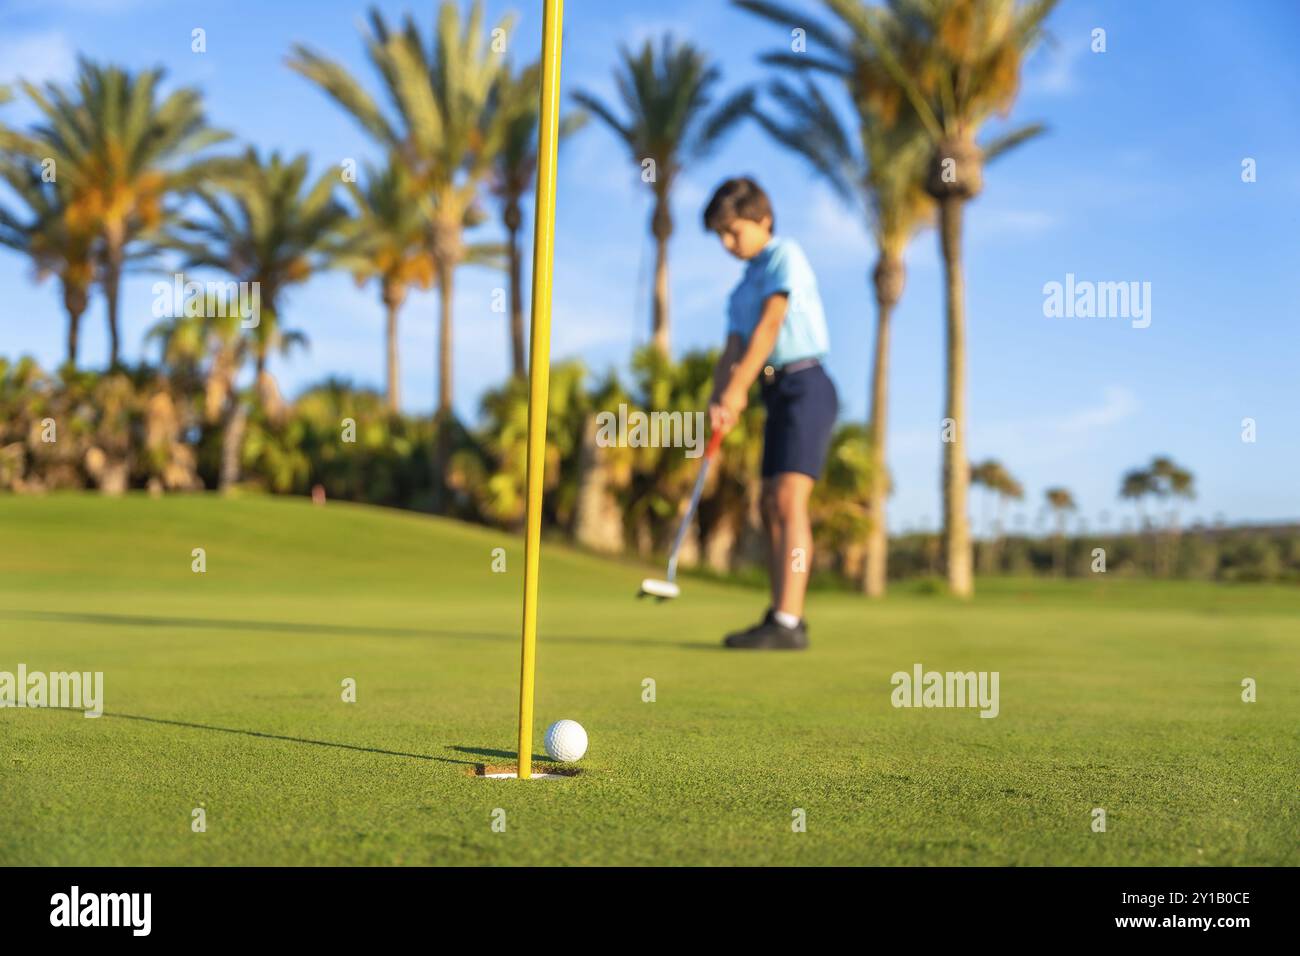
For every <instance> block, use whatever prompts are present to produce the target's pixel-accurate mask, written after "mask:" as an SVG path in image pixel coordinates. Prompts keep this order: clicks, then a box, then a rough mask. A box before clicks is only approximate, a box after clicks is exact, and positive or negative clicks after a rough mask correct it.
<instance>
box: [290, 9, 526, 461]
mask: <svg viewBox="0 0 1300 956" xmlns="http://www.w3.org/2000/svg"><path fill="white" fill-rule="evenodd" d="M513 20H514V18H513V16H506V17H504V18H503V19H502V20H501V21H499V23H498V25H497V27H496V28H495V30H493V33H496V34H497V35H498V36H500V37H501V38H502V39H503V40H504V39H507V38H508V36H509V33H510V30H511V27H512V25H513ZM370 28H371V34H370V36H369V37H367V38H366V39H367V42H366V50H367V54H368V55H369V57H370V61H371V63H372V64H373V65H374V67H375V69H376V70H377V71H378V72H379V74H380V76H381V77H382V78H383V81H384V86H385V90H384V92H385V93H386V94H387V96H388V98H389V99H390V100H392V102H393V103H394V105H395V107H396V110H395V112H396V115H395V116H393V117H389V116H388V115H386V114H385V113H384V111H383V110H382V109H380V107H379V106H378V104H377V103H376V102H375V101H374V100H373V99H372V98H371V97H370V94H368V93H367V92H366V91H365V90H364V89H363V88H362V86H361V84H360V83H358V82H357V80H356V79H355V78H353V77H352V76H351V75H350V74H349V73H348V72H347V70H346V69H344V67H343V66H341V65H340V64H338V63H337V62H335V61H333V60H330V59H329V58H327V57H324V56H322V55H320V54H318V53H315V52H313V51H312V50H310V49H308V48H307V47H304V46H301V45H299V46H295V47H294V51H293V55H292V56H291V57H290V59H289V67H290V68H291V69H293V70H295V71H296V72H298V73H300V74H302V75H303V76H305V77H306V78H307V79H309V80H311V81H312V82H313V83H315V84H316V85H317V86H319V87H320V88H321V89H323V90H324V91H325V92H326V93H327V94H329V96H330V97H331V98H332V99H334V100H335V101H336V102H337V103H338V104H339V105H340V106H342V107H343V109H345V110H346V111H347V112H348V113H350V114H351V115H352V117H353V119H355V120H356V121H357V123H359V124H360V125H361V127H362V128H363V129H365V130H366V131H367V132H368V133H369V134H370V135H371V136H372V137H374V139H375V140H376V142H378V143H379V144H380V145H381V146H382V147H384V149H385V150H386V151H387V152H388V153H390V154H391V155H393V156H395V157H396V158H397V159H398V160H399V161H400V162H401V163H402V164H403V165H404V166H405V167H406V171H407V173H408V174H409V177H410V179H409V182H410V186H411V189H412V194H411V197H410V201H411V202H413V203H418V204H420V205H421V206H422V207H423V208H424V209H425V211H426V214H427V215H428V217H429V238H430V243H431V246H432V250H433V257H434V263H435V269H436V274H437V282H438V292H439V300H440V306H441V317H440V327H439V332H438V409H437V413H438V417H439V418H440V419H444V418H446V417H448V416H450V414H451V403H452V302H453V299H454V287H453V277H454V274H455V270H456V267H457V266H459V265H460V264H461V263H463V262H464V261H465V260H466V247H465V243H464V241H463V236H464V232H465V230H466V229H467V228H469V227H472V226H475V225H478V224H479V223H481V222H483V221H484V218H485V216H484V213H483V212H482V210H481V209H480V208H479V206H478V202H479V193H480V190H481V188H482V187H483V185H484V183H485V182H486V181H487V179H488V177H489V176H490V175H491V172H492V164H493V161H494V159H495V157H496V154H497V152H498V151H499V150H500V149H501V143H502V138H503V136H504V132H505V131H504V129H503V128H502V126H501V124H497V123H494V122H493V118H494V115H495V111H494V110H493V109H492V106H493V102H494V98H495V96H496V95H497V92H498V82H499V80H500V77H501V75H502V72H503V70H504V69H505V68H506V65H505V60H504V57H503V55H502V53H500V52H498V49H503V48H504V44H502V45H501V46H500V47H498V45H497V44H495V43H493V42H491V41H490V39H489V34H488V32H487V31H486V30H485V29H484V22H483V3H482V0H474V3H473V4H472V5H471V7H470V13H469V17H468V19H467V20H465V21H464V23H463V24H462V21H461V15H460V11H459V8H458V4H457V3H455V2H452V0H444V2H443V3H442V4H441V6H440V9H439V14H438V24H437V28H436V30H435V32H434V36H433V40H432V43H431V44H428V45H426V44H425V42H424V40H423V38H422V37H421V36H420V30H419V28H418V27H417V26H416V22H415V20H414V19H413V18H411V17H409V16H408V17H406V19H405V20H404V22H403V26H402V30H401V32H395V31H392V30H390V29H389V27H388V25H387V24H386V23H385V21H384V18H383V16H382V15H381V14H380V13H379V11H378V10H375V9H372V10H371V11H370ZM497 31H500V32H499V33H498V32H497ZM441 431H442V432H447V431H448V429H441ZM444 451H445V449H444ZM442 460H443V461H444V462H445V457H443V459H442Z"/></svg>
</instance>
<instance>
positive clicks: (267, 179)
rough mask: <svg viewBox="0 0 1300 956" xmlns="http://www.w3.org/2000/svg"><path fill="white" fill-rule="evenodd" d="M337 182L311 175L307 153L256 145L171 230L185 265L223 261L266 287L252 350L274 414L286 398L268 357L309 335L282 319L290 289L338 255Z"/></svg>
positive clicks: (340, 213) (262, 395)
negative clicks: (198, 210) (265, 152)
mask: <svg viewBox="0 0 1300 956" xmlns="http://www.w3.org/2000/svg"><path fill="white" fill-rule="evenodd" d="M334 184H335V174H334V173H331V172H326V173H324V174H323V175H321V176H320V177H319V178H318V179H317V180H316V181H315V182H309V181H308V170H307V156H306V155H305V154H300V155H299V156H297V157H295V158H294V159H292V160H289V161H286V160H285V159H283V158H282V157H281V156H280V154H279V152H273V153H272V154H271V155H270V156H269V157H268V158H267V159H262V158H261V156H260V155H259V154H258V152H257V150H256V149H254V148H251V147H250V148H249V149H248V151H247V152H246V153H245V154H244V157H243V161H242V163H241V164H240V166H239V167H238V169H237V171H236V172H235V173H234V174H233V175H231V176H230V177H229V178H226V179H224V180H222V181H221V185H222V186H224V189H223V190H222V191H220V192H218V191H217V190H216V189H215V188H213V187H212V186H205V187H203V188H201V189H199V190H197V191H196V193H195V195H196V197H197V198H198V200H199V202H200V203H201V204H202V206H203V207H204V209H205V210H206V212H207V217H206V218H203V219H184V220H182V221H181V222H180V223H179V226H178V230H177V232H176V233H175V234H174V235H173V236H172V237H171V243H170V244H171V245H173V246H174V247H175V248H177V249H179V250H180V251H181V252H182V253H183V254H184V255H185V257H186V260H185V268H199V267H205V266H206V267H210V268H214V269H220V270H222V271H223V272H226V273H228V274H229V275H231V276H232V277H233V278H234V279H235V280H236V281H237V282H241V283H248V284H249V286H250V287H253V288H256V289H258V290H259V292H258V295H259V301H260V309H259V311H258V314H257V316H256V324H255V325H254V326H252V336H251V338H252V343H251V350H252V358H253V363H254V368H255V370H256V374H257V379H256V384H257V395H258V399H259V401H260V403H261V405H262V408H263V409H264V410H265V411H266V412H267V413H269V414H271V415H272V416H273V417H274V416H275V415H276V414H277V412H278V411H279V404H280V403H279V397H278V390H277V388H276V386H275V381H274V379H273V378H272V377H271V375H270V373H269V372H268V371H267V368H266V365H267V359H268V358H269V356H270V354H271V352H273V351H278V352H281V353H286V352H288V351H289V350H290V348H292V347H293V346H295V345H302V344H304V343H305V337H304V336H303V335H302V333H300V332H295V331H290V330H288V329H286V328H284V327H283V325H282V323H281V309H282V306H283V301H284V295H285V293H286V292H287V291H288V290H289V289H290V288H292V287H293V286H295V285H299V284H301V283H303V282H306V281H307V280H308V279H309V278H310V277H311V276H312V275H313V274H315V273H316V272H318V271H321V270H322V269H324V268H326V267H327V266H328V265H329V264H330V262H331V259H332V258H333V257H334V256H335V255H337V250H338V238H337V234H336V232H337V230H338V229H339V227H340V226H341V224H342V223H343V221H344V219H345V218H346V216H347V212H346V210H345V209H344V208H343V206H341V205H340V204H339V203H338V202H337V201H336V200H335V199H334V195H333V193H334Z"/></svg>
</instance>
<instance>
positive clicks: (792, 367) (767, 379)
mask: <svg viewBox="0 0 1300 956" xmlns="http://www.w3.org/2000/svg"><path fill="white" fill-rule="evenodd" d="M821 364H822V363H821V362H820V361H819V360H818V359H815V358H806V359H798V360H796V361H794V362H786V363H785V364H784V365H782V366H780V367H775V366H772V365H765V366H763V373H762V374H763V384H764V385H775V384H776V383H777V382H779V381H781V379H783V378H785V377H786V376H787V375H793V374H794V373H795V372H802V371H803V370H804V369H806V368H812V367H813V366H814V365H821Z"/></svg>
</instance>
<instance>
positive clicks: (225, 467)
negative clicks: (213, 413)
mask: <svg viewBox="0 0 1300 956" xmlns="http://www.w3.org/2000/svg"><path fill="white" fill-rule="evenodd" d="M247 424H248V406H247V405H245V404H244V403H243V402H242V401H240V400H239V398H238V397H235V398H234V400H233V402H232V404H231V407H230V412H229V413H228V414H227V415H226V421H225V427H224V428H223V429H222V433H221V472H220V475H219V476H218V478H217V488H218V490H220V491H222V492H229V491H230V489H231V488H233V487H234V486H235V485H236V484H238V482H239V468H240V457H241V455H242V453H243V448H244V428H245V426H246V425H247Z"/></svg>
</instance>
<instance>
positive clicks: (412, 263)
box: [335, 161, 434, 412]
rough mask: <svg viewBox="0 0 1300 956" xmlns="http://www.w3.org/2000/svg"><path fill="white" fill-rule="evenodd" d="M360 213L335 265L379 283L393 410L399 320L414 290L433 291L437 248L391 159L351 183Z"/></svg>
mask: <svg viewBox="0 0 1300 956" xmlns="http://www.w3.org/2000/svg"><path fill="white" fill-rule="evenodd" d="M347 188H348V191H349V192H350V193H351V195H352V199H353V203H354V205H355V207H356V216H355V217H354V218H351V219H349V220H348V221H347V222H346V223H344V224H343V226H342V228H341V229H340V233H341V237H342V239H343V244H342V246H341V248H340V250H339V255H338V256H337V258H336V260H335V265H337V266H339V267H340V268H344V269H348V270H350V271H351V272H352V274H353V276H354V277H355V278H356V281H357V285H364V284H365V283H366V282H367V281H369V280H370V279H375V280H377V281H378V283H379V295H380V299H381V300H382V301H383V303H384V314H385V326H384V336H385V355H386V368H387V376H386V380H387V386H388V387H387V402H388V408H389V411H392V412H396V411H398V409H399V407H400V405H401V372H400V358H399V356H398V336H397V318H398V313H400V312H401V309H402V304H403V303H404V302H405V301H406V296H407V293H408V292H409V291H410V289H412V288H418V289H431V288H432V287H433V282H434V260H433V249H432V247H431V244H430V241H429V239H430V235H429V223H428V219H427V218H426V217H425V215H424V212H423V210H421V208H420V207H419V206H418V205H416V204H414V203H412V202H411V201H410V196H411V187H410V183H409V181H408V174H407V172H406V170H405V168H404V167H403V166H402V165H400V164H399V163H396V162H391V161H390V162H389V164H388V165H387V166H386V167H385V168H383V169H376V168H375V167H373V166H370V165H369V164H367V166H366V173H365V182H364V184H362V185H358V184H357V183H355V182H348V183H347Z"/></svg>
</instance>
